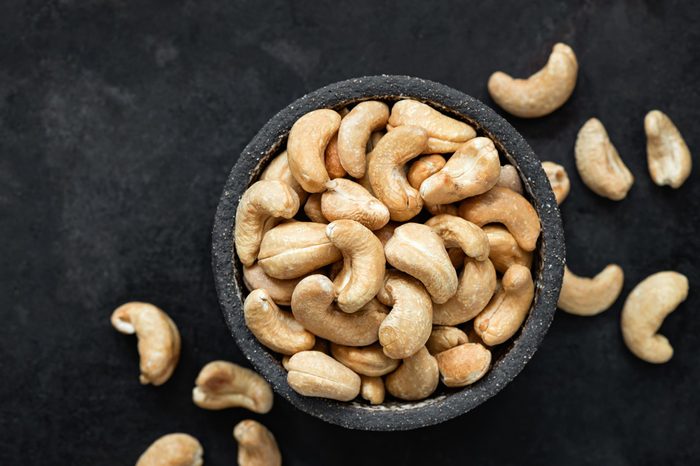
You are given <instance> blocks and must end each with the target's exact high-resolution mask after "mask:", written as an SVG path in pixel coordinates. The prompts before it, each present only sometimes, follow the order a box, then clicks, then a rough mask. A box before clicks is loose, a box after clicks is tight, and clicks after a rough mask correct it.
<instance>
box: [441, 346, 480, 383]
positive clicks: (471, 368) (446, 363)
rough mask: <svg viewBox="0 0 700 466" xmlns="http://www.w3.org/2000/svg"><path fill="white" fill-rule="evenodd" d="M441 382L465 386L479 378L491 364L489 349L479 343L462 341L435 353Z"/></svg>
mask: <svg viewBox="0 0 700 466" xmlns="http://www.w3.org/2000/svg"><path fill="white" fill-rule="evenodd" d="M435 358H436V359H437V362H438V368H439V369H440V375H441V378H442V383H444V384H445V385H446V386H448V387H466V386H467V385H471V384H473V383H474V382H476V381H477V380H479V379H481V378H482V377H483V376H484V375H486V372H488V370H489V367H490V365H491V351H489V350H488V349H487V348H484V347H483V346H482V345H480V344H479V343H464V344H461V345H459V346H455V347H453V348H451V349H448V350H446V351H443V352H441V353H438V354H437V355H435Z"/></svg>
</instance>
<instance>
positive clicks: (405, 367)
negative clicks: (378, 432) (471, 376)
mask: <svg viewBox="0 0 700 466" xmlns="http://www.w3.org/2000/svg"><path fill="white" fill-rule="evenodd" d="M438 382H440V371H439V370H438V363H437V360H436V359H435V357H433V356H432V355H431V354H430V353H429V352H428V350H427V349H426V348H425V347H423V348H421V349H420V350H419V351H418V352H417V353H416V354H414V355H413V356H411V357H409V358H406V359H404V360H403V362H402V363H401V365H400V366H399V368H398V369H396V370H395V371H394V372H392V373H391V374H389V375H387V376H386V379H385V381H384V383H385V385H386V390H387V391H388V392H389V393H390V394H391V395H393V396H394V397H396V398H398V399H400V400H407V401H416V400H422V399H424V398H427V397H429V396H430V395H431V394H432V393H433V392H434V391H435V389H436V388H437V386H438Z"/></svg>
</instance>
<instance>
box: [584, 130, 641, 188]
mask: <svg viewBox="0 0 700 466" xmlns="http://www.w3.org/2000/svg"><path fill="white" fill-rule="evenodd" d="M574 151H575V155H576V169H577V170H578V173H579V175H580V176H581V180H582V181H583V182H584V184H585V185H586V186H588V187H589V188H590V189H591V191H593V192H594V193H596V194H597V195H599V196H603V197H607V198H608V199H611V200H613V201H620V200H622V199H624V198H625V197H627V192H628V191H629V190H630V188H631V187H632V184H634V176H633V175H632V173H631V172H630V171H629V169H628V168H627V166H626V165H625V163H624V162H623V161H622V159H621V158H620V154H618V153H617V149H615V146H613V144H612V142H610V138H609V137H608V132H607V131H605V127H604V126H603V123H601V122H600V120H598V119H597V118H591V119H590V120H588V121H587V122H586V123H585V124H584V125H583V126H582V127H581V129H580V130H579V132H578V136H577V137H576V146H575V148H574Z"/></svg>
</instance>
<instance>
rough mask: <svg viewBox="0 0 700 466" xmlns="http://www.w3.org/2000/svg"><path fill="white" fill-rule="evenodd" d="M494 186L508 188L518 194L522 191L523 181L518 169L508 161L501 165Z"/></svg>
mask: <svg viewBox="0 0 700 466" xmlns="http://www.w3.org/2000/svg"><path fill="white" fill-rule="evenodd" d="M496 186H501V187H503V188H508V189H510V190H512V191H515V192H516V193H518V194H522V193H523V182H522V181H521V180H520V174H519V173H518V169H517V168H515V167H514V166H513V165H511V164H509V163H507V164H505V165H501V174H500V175H499V176H498V181H497V182H496Z"/></svg>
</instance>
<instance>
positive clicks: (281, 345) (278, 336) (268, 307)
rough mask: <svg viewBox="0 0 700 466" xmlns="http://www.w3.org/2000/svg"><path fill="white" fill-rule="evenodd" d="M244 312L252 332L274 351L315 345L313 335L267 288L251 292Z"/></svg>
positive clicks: (292, 350) (296, 349)
mask: <svg viewBox="0 0 700 466" xmlns="http://www.w3.org/2000/svg"><path fill="white" fill-rule="evenodd" d="M243 315H244V317H245V323H246V325H247V326H248V328H249V329H250V332H251V333H252V334H253V335H255V338H257V339H258V341H260V343H262V344H263V345H265V346H267V347H268V348H270V349H271V350H273V351H277V352H278V353H282V354H294V353H298V352H299V351H304V350H308V349H311V348H312V347H313V346H314V343H315V337H314V335H313V334H312V333H309V332H307V331H306V330H305V329H304V327H303V326H302V325H301V324H300V323H299V322H297V321H296V320H295V319H294V317H292V315H291V314H289V313H288V312H285V311H283V310H281V309H280V308H279V307H277V305H276V304H275V302H274V301H273V300H272V298H271V297H270V294H269V293H268V292H267V291H266V290H263V289H258V290H253V291H252V292H251V293H250V294H249V295H248V297H247V298H246V299H245V301H244V303H243Z"/></svg>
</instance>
